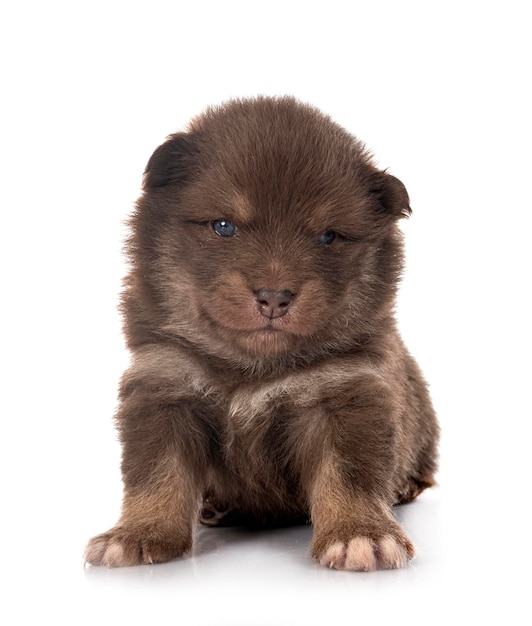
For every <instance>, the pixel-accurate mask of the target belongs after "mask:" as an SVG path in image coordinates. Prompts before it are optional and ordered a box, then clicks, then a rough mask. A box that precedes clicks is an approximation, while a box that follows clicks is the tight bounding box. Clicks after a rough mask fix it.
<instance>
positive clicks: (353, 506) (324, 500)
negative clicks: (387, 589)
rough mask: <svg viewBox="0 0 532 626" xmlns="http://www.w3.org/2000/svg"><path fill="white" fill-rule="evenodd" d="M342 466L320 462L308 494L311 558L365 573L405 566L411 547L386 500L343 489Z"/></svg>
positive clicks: (345, 487)
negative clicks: (310, 499) (311, 533)
mask: <svg viewBox="0 0 532 626" xmlns="http://www.w3.org/2000/svg"><path fill="white" fill-rule="evenodd" d="M342 465H343V463H341V462H340V463H339V462H337V461H335V459H334V456H332V455H331V456H330V457H329V458H326V459H324V461H323V462H322V465H321V467H320V469H319V470H318V473H317V476H316V479H315V483H314V488H313V493H312V504H311V510H312V523H313V526H314V534H313V539H312V546H311V554H312V556H313V557H314V558H315V559H316V560H317V561H318V562H319V563H320V564H321V565H325V566H326V567H331V568H335V569H346V570H360V571H370V570H374V569H378V568H386V569H387V568H398V567H404V565H406V563H407V561H408V560H409V559H410V558H412V557H413V555H414V547H413V545H412V543H411V542H410V540H409V539H408V537H407V536H406V534H405V533H404V531H403V530H402V528H401V527H400V525H399V524H398V523H397V522H396V521H395V519H394V517H393V514H392V509H391V506H390V505H389V503H388V502H387V501H386V499H384V498H381V497H379V496H378V495H376V494H369V493H365V492H363V491H361V490H357V489H356V488H353V487H350V486H348V485H347V483H346V480H345V476H343V475H342V470H341V466H342Z"/></svg>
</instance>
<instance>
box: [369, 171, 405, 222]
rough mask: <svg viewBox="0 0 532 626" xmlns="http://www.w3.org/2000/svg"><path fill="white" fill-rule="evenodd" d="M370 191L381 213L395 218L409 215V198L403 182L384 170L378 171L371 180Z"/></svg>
mask: <svg viewBox="0 0 532 626" xmlns="http://www.w3.org/2000/svg"><path fill="white" fill-rule="evenodd" d="M370 193H371V195H372V196H374V198H375V200H376V202H377V210H378V211H379V213H380V214H381V215H390V216H393V217H395V218H400V217H409V216H410V214H411V213H412V209H411V208H410V199H409V197H408V192H407V191H406V188H405V186H404V185H403V183H402V182H401V181H400V180H399V179H398V178H395V176H392V175H391V174H387V173H386V172H378V173H377V174H375V175H374V177H373V180H372V181H371V188H370Z"/></svg>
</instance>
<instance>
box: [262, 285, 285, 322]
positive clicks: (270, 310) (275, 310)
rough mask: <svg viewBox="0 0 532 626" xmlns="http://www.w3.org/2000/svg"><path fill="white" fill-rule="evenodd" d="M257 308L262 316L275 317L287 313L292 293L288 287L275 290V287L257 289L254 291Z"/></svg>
mask: <svg viewBox="0 0 532 626" xmlns="http://www.w3.org/2000/svg"><path fill="white" fill-rule="evenodd" d="M255 295H256V298H257V309H258V310H259V311H260V313H261V314H262V315H264V317H267V318H268V319H271V320H273V319H275V318H276V317H282V316H283V315H286V313H288V309H289V308H290V304H291V303H292V300H293V299H294V294H293V293H292V292H291V291H288V289H285V290H283V291H276V290H275V289H259V290H258V291H257V292H256V294H255Z"/></svg>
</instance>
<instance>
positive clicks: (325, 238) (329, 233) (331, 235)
mask: <svg viewBox="0 0 532 626" xmlns="http://www.w3.org/2000/svg"><path fill="white" fill-rule="evenodd" d="M335 239H336V233H335V232H334V230H326V231H325V232H324V233H323V234H322V235H320V237H319V239H318V242H319V243H321V245H322V246H328V245H330V244H331V243H332V242H333V241H334V240H335Z"/></svg>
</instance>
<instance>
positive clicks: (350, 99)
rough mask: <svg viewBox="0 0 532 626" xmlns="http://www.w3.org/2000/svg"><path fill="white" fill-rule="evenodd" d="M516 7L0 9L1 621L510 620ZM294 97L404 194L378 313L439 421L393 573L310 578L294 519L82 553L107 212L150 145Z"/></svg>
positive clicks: (513, 589)
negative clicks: (432, 476) (206, 116)
mask: <svg viewBox="0 0 532 626" xmlns="http://www.w3.org/2000/svg"><path fill="white" fill-rule="evenodd" d="M527 4H528V3H526V2H524V1H523V2H517V1H513V0H504V1H501V2H491V1H489V0H484V1H482V2H480V1H479V2H474V1H468V0H461V1H460V2H455V1H452V0H451V1H447V2H438V3H436V2H430V1H427V0H425V1H423V2H412V1H401V2H399V1H396V2H382V1H379V0H372V1H370V0H364V1H363V2H357V1H353V2H339V1H335V0H330V1H327V2H314V1H313V0H307V1H306V2H290V0H285V1H283V2H279V1H278V0H269V2H260V3H259V2H253V1H252V0H248V1H247V2H242V3H238V2H234V1H225V2H224V1H219V2H202V1H200V0H196V1H195V2H193V1H191V0H190V1H187V2H179V1H174V2H166V3H165V2H159V1H157V0H151V1H150V2H135V1H134V0H131V1H129V2H125V1H124V2H113V0H107V1H106V2H98V1H94V0H93V1H92V2H76V1H75V0H73V1H70V2H56V1H55V2H54V1H53V0H50V1H48V2H24V1H20V2H16V3H15V2H4V3H2V7H1V9H0V63H1V69H2V72H1V78H0V80H1V85H0V86H1V93H2V95H1V97H0V107H1V116H0V132H1V136H0V151H1V152H0V158H1V162H0V178H1V195H0V210H1V227H0V238H1V239H0V254H1V264H0V268H1V269H0V271H1V273H2V275H1V281H0V293H1V309H0V316H1V326H0V330H1V336H2V340H1V348H0V354H1V357H0V358H1V368H2V369H1V378H0V380H1V387H2V395H1V400H2V401H1V429H2V432H1V440H0V446H1V463H2V493H1V495H2V497H1V503H2V504H1V510H2V512H1V515H0V524H1V530H2V547H1V551H0V555H1V558H2V565H1V569H0V577H1V586H0V595H1V597H2V602H1V606H2V609H1V610H2V613H5V615H7V616H8V617H7V619H2V621H3V623H6V624H30V623H55V624H137V623H138V624H140V623H148V622H149V623H152V624H156V623H165V624H174V623H175V624H187V625H189V624H190V625H192V626H194V625H196V624H210V625H213V626H220V625H224V626H225V625H231V626H239V625H250V626H263V625H279V626H284V625H291V626H292V625H299V624H305V625H309V626H310V625H312V624H321V623H327V624H330V623H335V622H339V621H341V622H342V623H343V624H360V623H369V624H385V623H391V622H393V623H394V624H397V623H401V624H425V623H427V622H430V623H449V622H450V623H457V624H465V623H477V624H478V623H484V622H485V620H487V619H488V618H493V621H494V623H505V624H512V625H515V624H530V623H531V621H532V611H531V607H530V582H531V581H530V562H531V558H532V554H531V550H530V518H529V517H527V512H528V501H529V499H530V491H531V488H530V462H529V457H530V452H529V450H530V434H531V433H530V430H531V429H530V420H531V417H532V415H531V403H530V387H529V385H530V351H531V348H532V346H531V341H530V339H531V337H530V330H529V328H530V308H531V307H530V295H529V291H530V282H531V281H530V270H531V257H530V251H529V250H530V243H529V240H530V235H529V233H530V228H531V224H532V222H531V221H530V213H531V208H532V206H531V200H530V186H531V175H530V171H531V159H530V142H531V139H532V137H531V125H530V111H531V110H532V102H531V97H530V86H531V85H530V83H531V80H530V76H531V59H532V47H531V45H530V39H531V35H530V21H531V20H530V17H529V7H527ZM257 93H264V94H286V93H289V94H293V95H295V96H297V97H299V98H301V99H303V100H305V101H309V102H311V103H313V104H315V105H317V106H318V107H320V108H322V109H323V110H324V111H326V112H327V113H329V114H330V115H331V116H332V117H333V118H334V119H336V120H337V121H338V122H340V123H341V124H342V125H344V126H345V127H347V128H348V129H349V130H350V131H352V132H353V133H355V134H357V135H358V136H359V137H360V138H361V139H363V140H364V141H366V142H367V144H368V145H369V146H370V147H371V149H372V150H373V152H374V153H375V155H376V157H377V159H378V162H379V164H380V165H381V166H382V167H383V168H384V167H387V168H390V172H392V173H393V174H395V175H396V176H398V177H399V178H401V179H402V180H403V182H404V183H405V184H406V186H407V189H408V190H409V193H410V196H411V200H412V207H413V215H412V218H411V219H410V220H409V221H408V222H405V223H404V224H403V228H404V231H405V235H406V242H407V255H408V263H407V271H406V275H405V279H404V282H403V288H402V290H401V295H400V301H399V304H398V317H399V321H400V325H401V328H402V330H403V333H404V336H405V339H406V341H407V343H408V345H409V347H410V349H411V351H412V352H413V353H414V354H415V355H416V357H417V358H418V359H419V361H420V363H421V365H422V367H423V369H424V371H425V374H426V376H427V378H428V380H429V381H430V383H431V389H432V393H433V397H434V402H435V404H436V407H437V409H438V412H439V416H440V420H441V425H442V429H443V441H442V448H441V453H442V461H441V472H440V475H439V483H440V486H439V487H438V488H437V489H433V490H431V491H430V492H427V493H425V494H424V495H423V496H422V497H421V498H420V499H419V500H418V501H416V502H415V503H414V504H412V505H409V506H407V507H402V509H400V510H399V511H398V516H399V517H400V519H401V521H402V522H403V523H404V525H405V527H406V528H407V530H408V532H409V533H410V535H411V537H412V539H413V540H414V542H415V543H416V545H417V547H418V550H419V554H418V556H417V558H416V559H415V560H414V561H413V562H412V564H411V565H410V566H409V567H408V568H407V569H405V570H403V571H395V572H377V573H373V574H357V573H344V572H333V571H327V570H323V569H321V568H320V567H319V566H317V565H315V564H314V563H312V562H311V560H310V558H309V557H308V555H307V548H308V542H309V539H310V529H308V528H299V529H290V530H284V531H279V532H272V533H269V534H264V533H257V534H254V533H242V532H238V531H234V530H229V531H207V532H204V531H202V532H201V533H200V535H199V538H198V543H197V552H196V555H195V556H194V557H193V558H189V559H186V560H180V561H175V562H173V563H169V564H166V565H160V566H153V567H142V568H131V569H127V570H105V569H101V568H87V569H86V570H85V569H84V567H83V562H82V553H83V549H84V545H85V543H86V541H87V539H88V538H89V537H90V536H91V535H93V534H95V533H97V532H101V531H103V530H106V529H107V528H108V527H110V526H111V525H112V524H113V523H114V521H115V519H116V517H117V515H118V512H119V503H120V494H121V483H120V474H119V457H120V451H119V447H118V444H117V442H116V436H115V433H114V430H113V424H112V415H113V412H114V409H115V401H116V395H115V394H116V385H117V381H118V378H119V376H120V373H121V371H122V370H123V368H124V367H125V366H126V365H127V358H128V357H127V354H126V352H125V350H124V346H123V342H122V338H121V334H120V333H121V330H120V319H119V316H118V314H117V312H116V305H117V300H118V292H119V289H120V281H121V277H122V275H123V273H124V271H125V266H124V263H123V258H122V256H121V241H122V238H123V236H124V226H123V222H124V219H125V218H126V217H127V214H128V213H129V211H130V209H131V207H132V204H133V202H134V200H135V198H136V196H137V194H138V191H139V189H140V183H141V174H142V171H143V169H144V166H145V163H146V162H147V160H148V158H149V156H150V154H151V152H152V151H153V149H154V148H155V147H156V146H157V145H158V144H159V143H161V142H162V141H163V140H164V138H165V136H166V135H167V134H169V133H170V132H174V131H176V130H178V129H182V128H183V127H184V126H185V125H186V123H187V121H188V119H189V118H190V116H192V115H195V114H196V113H198V112H199V111H201V110H202V109H203V108H204V107H205V106H206V105H208V104H213V103H217V102H220V101H222V100H224V99H225V98H228V97H231V96H245V95H254V94H257Z"/></svg>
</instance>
